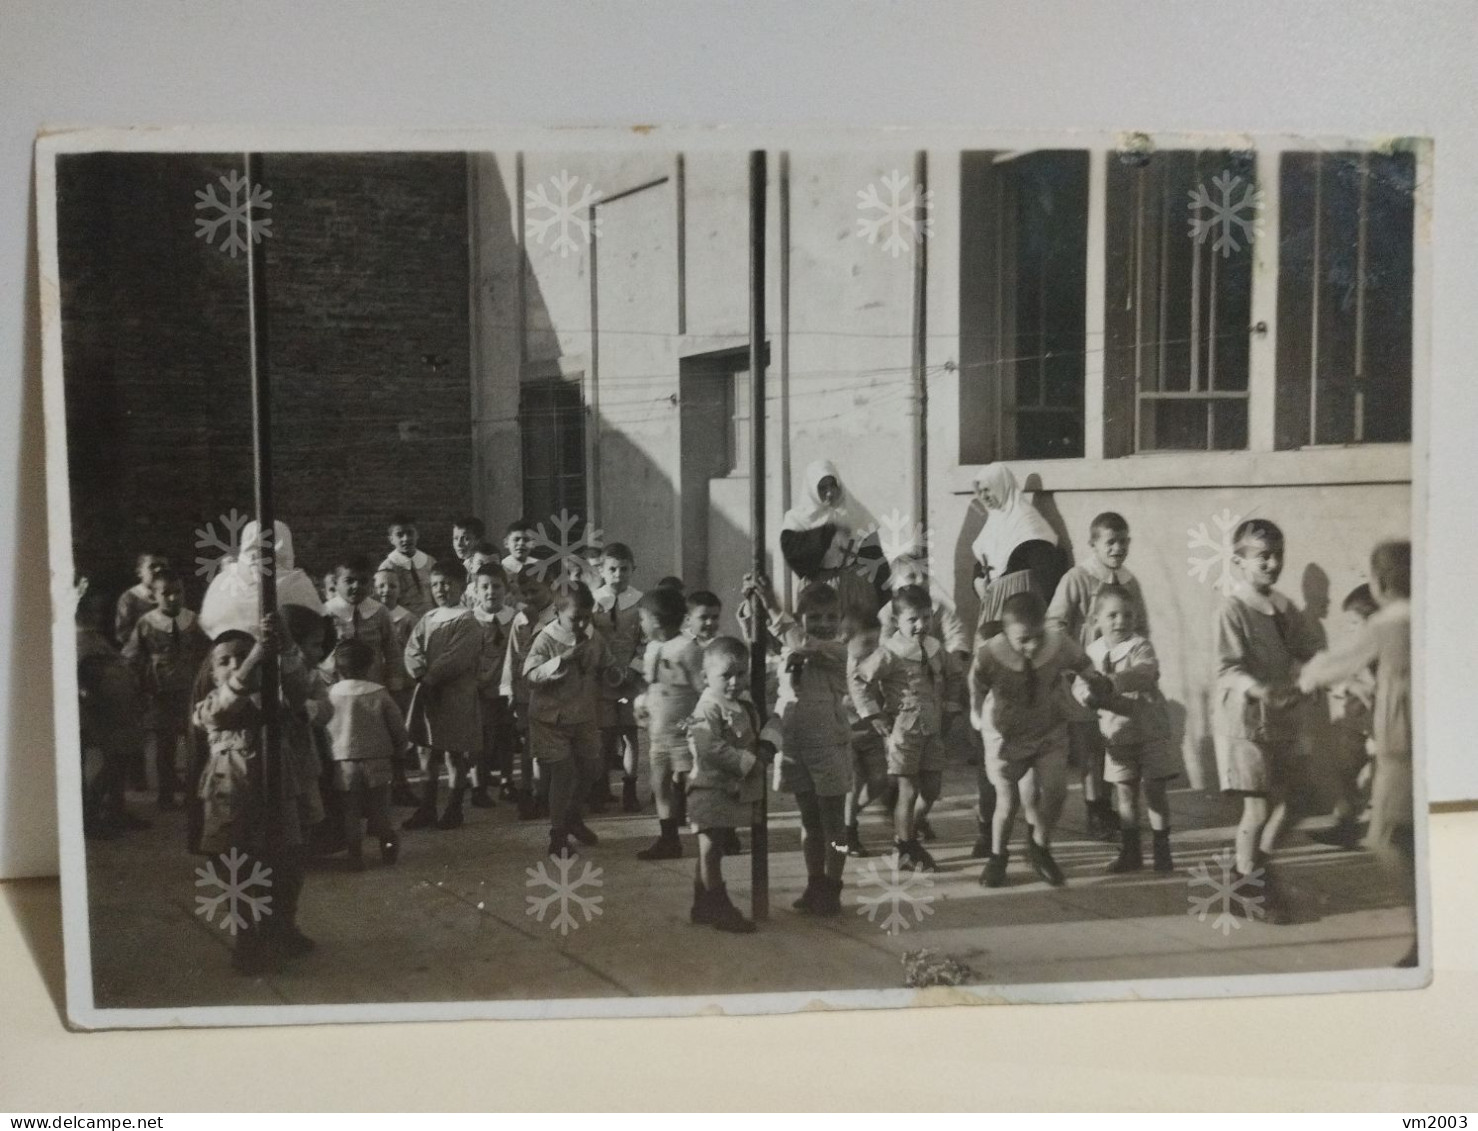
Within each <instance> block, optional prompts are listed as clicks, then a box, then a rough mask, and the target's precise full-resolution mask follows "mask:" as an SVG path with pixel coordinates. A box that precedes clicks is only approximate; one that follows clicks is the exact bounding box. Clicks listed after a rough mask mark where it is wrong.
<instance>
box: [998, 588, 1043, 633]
mask: <svg viewBox="0 0 1478 1131" xmlns="http://www.w3.org/2000/svg"><path fill="white" fill-rule="evenodd" d="M1046 623H1047V606H1046V604H1045V603H1044V602H1043V601H1042V598H1041V597H1039V596H1038V595H1037V594H1035V593H1033V592H1031V591H1030V590H1027V591H1026V592H1024V593H1013V594H1011V596H1009V597H1007V598H1006V600H1005V601H1004V602H1003V603H1002V605H1001V624H1003V625H1007V624H1019V625H1023V626H1025V627H1027V628H1041V627H1042V625H1044V624H1046Z"/></svg>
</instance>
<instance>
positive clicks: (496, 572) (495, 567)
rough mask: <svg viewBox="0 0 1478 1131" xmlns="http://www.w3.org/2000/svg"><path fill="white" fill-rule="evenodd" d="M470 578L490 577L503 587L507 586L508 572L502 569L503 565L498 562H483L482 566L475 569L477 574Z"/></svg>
mask: <svg viewBox="0 0 1478 1131" xmlns="http://www.w3.org/2000/svg"><path fill="white" fill-rule="evenodd" d="M472 576H473V577H490V578H492V579H493V580H494V581H498V582H501V583H502V584H503V585H505V586H506V585H507V584H508V571H507V570H505V569H504V568H503V563H502V562H498V561H491V562H483V564H482V565H480V566H478V567H477V572H476V573H474V574H473V575H472Z"/></svg>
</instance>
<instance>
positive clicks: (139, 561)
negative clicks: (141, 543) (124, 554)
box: [133, 550, 169, 572]
mask: <svg viewBox="0 0 1478 1131" xmlns="http://www.w3.org/2000/svg"><path fill="white" fill-rule="evenodd" d="M150 558H158V559H159V560H160V561H161V562H166V563H167V562H168V561H169V555H168V554H164V553H160V552H159V551H158V550H145V551H144V552H143V553H141V554H140V555H139V556H138V557H136V558H134V560H133V568H134V570H135V572H137V571H138V570H139V569H141V568H142V567H143V564H144V563H145V562H146V561H148V560H149V559H150Z"/></svg>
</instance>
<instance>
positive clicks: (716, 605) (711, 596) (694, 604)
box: [688, 589, 724, 647]
mask: <svg viewBox="0 0 1478 1131" xmlns="http://www.w3.org/2000/svg"><path fill="white" fill-rule="evenodd" d="M723 607H724V603H723V602H722V601H720V600H719V599H718V594H717V593H710V592H709V591H708V590H707V589H694V590H693V591H692V592H691V593H689V594H688V611H689V612H692V611H693V610H694V609H721V608H723ZM710 647H711V645H710Z"/></svg>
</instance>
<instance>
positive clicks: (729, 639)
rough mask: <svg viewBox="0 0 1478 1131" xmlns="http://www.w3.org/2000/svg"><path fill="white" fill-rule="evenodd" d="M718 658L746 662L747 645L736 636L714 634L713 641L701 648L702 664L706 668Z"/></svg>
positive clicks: (747, 655) (747, 656)
mask: <svg viewBox="0 0 1478 1131" xmlns="http://www.w3.org/2000/svg"><path fill="white" fill-rule="evenodd" d="M720 660H738V661H739V662H740V663H741V664H747V663H749V647H748V646H747V645H746V644H745V643H744V641H742V640H740V639H738V638H736V637H733V636H716V637H714V639H713V643H712V644H710V645H709V646H708V647H707V648H705V649H704V650H703V666H704V667H705V668H706V667H707V666H708V665H709V664H712V663H717V662H718V661H720Z"/></svg>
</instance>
